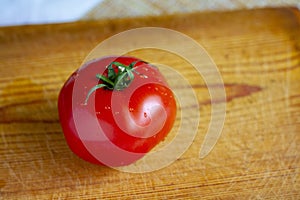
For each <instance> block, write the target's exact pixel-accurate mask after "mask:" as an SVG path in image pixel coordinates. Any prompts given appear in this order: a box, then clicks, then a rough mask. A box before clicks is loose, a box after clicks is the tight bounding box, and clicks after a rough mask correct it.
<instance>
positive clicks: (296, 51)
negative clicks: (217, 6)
mask: <svg viewBox="0 0 300 200" xmlns="http://www.w3.org/2000/svg"><path fill="white" fill-rule="evenodd" d="M143 26H159V27H166V28H171V29H174V30H177V31H180V32H182V33H185V34H187V35H188V36H190V37H192V38H193V39H195V40H196V41H197V42H199V43H200V44H201V45H203V46H204V47H205V49H206V50H207V52H208V53H209V54H210V55H211V57H212V58H213V60H214V61H215V63H216V64H217V66H218V69H219V70H220V73H221V75H222V78H223V80H224V83H225V88H226V95H227V100H226V106H227V108H226V121H225V125H224V128H223V131H222V136H221V138H220V140H219V141H218V143H217V145H216V146H215V148H214V149H213V151H212V152H211V153H210V154H209V155H208V156H207V157H205V158H204V159H202V160H200V159H199V150H200V146H201V144H202V142H203V139H204V136H205V133H206V131H207V129H208V125H209V121H210V117H211V103H210V96H209V93H208V90H207V87H206V85H205V83H204V81H203V80H202V79H201V78H199V76H197V74H196V73H195V72H194V71H193V70H192V69H190V68H187V69H186V66H188V63H187V62H186V61H184V60H182V59H180V58H178V57H176V56H174V55H170V54H168V53H166V52H157V51H154V50H153V51H151V50H149V51H135V52H131V54H133V55H136V56H140V57H143V58H144V59H146V60H147V59H149V60H155V61H157V62H162V63H168V65H169V66H173V67H174V68H175V69H179V70H180V69H181V71H182V75H183V76H185V77H186V78H187V79H188V81H189V82H190V83H191V85H192V87H193V88H194V90H195V91H196V94H197V97H198V101H199V103H200V112H201V121H200V125H199V130H198V134H197V136H196V138H195V140H194V141H193V144H192V145H191V146H190V147H189V149H188V150H187V151H186V152H185V153H184V154H183V155H182V156H181V157H180V158H179V159H178V160H176V161H175V162H174V163H173V164H171V165H170V166H168V167H165V168H163V169H161V170H158V171H154V172H151V173H141V174H132V173H125V172H120V171H118V170H114V169H110V168H106V167H99V166H95V165H91V164H89V163H86V162H84V161H82V160H80V159H79V158H77V157H76V156H75V155H73V154H72V153H71V152H70V150H69V149H68V147H67V145H66V143H65V141H64V137H63V134H62V131H61V128H60V125H59V122H58V116H57V107H56V104H57V95H58V92H59V90H60V88H61V86H62V84H63V83H64V81H65V80H66V79H67V77H68V76H69V75H70V74H71V73H72V72H73V71H74V70H75V69H76V68H78V67H79V65H80V64H81V62H82V60H83V59H84V58H85V56H86V55H87V54H88V53H89V51H90V50H91V49H92V48H94V47H95V46H96V45H97V44H98V43H99V42H101V41H103V40H104V39H105V38H108V37H109V36H112V35H114V34H116V33H119V32H121V31H123V30H127V29H130V28H135V27H143ZM299 35H300V13H299V11H298V10H296V9H293V8H278V9H259V10H251V11H235V12H225V13H195V14H191V15H179V16H166V17H157V18H155V17H152V18H140V19H134V20H133V19H131V20H127V19H120V20H107V21H90V22H77V23H70V24H56V25H40V26H21V27H3V28H0V63H1V65H0V133H1V135H0V158H1V160H0V195H1V196H0V197H1V198H3V199H72V198H74V199H105V198H106V199H174V198H176V199H177V198H178V199H180V198H182V199H299V198H300V192H299V191H300V175H299V169H300V168H299V166H300V134H299V133H300V82H299V81H300V37H299ZM182 48H184V44H183V45H182ZM184 69H186V70H184ZM216 89H217V88H216ZM215 103H224V102H215ZM182 112H183V111H182ZM191 117H194V116H191ZM177 125H178V124H177Z"/></svg>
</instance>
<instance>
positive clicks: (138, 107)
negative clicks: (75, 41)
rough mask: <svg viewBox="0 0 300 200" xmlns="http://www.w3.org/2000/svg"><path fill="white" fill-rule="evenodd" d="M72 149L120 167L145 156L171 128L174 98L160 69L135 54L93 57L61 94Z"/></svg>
mask: <svg viewBox="0 0 300 200" xmlns="http://www.w3.org/2000/svg"><path fill="white" fill-rule="evenodd" d="M58 111H59V119H60V123H61V126H62V129H63V132H64V135H65V139H66V141H67V144H68V145H69V147H70V149H71V150H72V151H73V152H74V153H75V154H76V155H78V156H79V157H80V158H82V159H84V160H86V161H89V162H91V163H95V164H100V165H108V166H122V165H128V164H131V163H133V162H135V161H136V160H138V159H140V158H141V157H143V156H144V155H145V154H146V153H147V152H149V151H150V150H151V149H152V148H153V147H154V146H156V145H157V144H158V143H159V142H160V141H162V140H163V139H164V138H165V137H166V135H167V134H168V133H169V132H170V130H171V129H172V126H173V123H174V121H175V117H176V101H175V98H174V95H173V92H172V91H171V89H170V88H169V86H168V84H167V82H166V80H165V79H164V77H163V75H162V74H161V73H160V72H159V70H158V68H156V67H155V66H153V65H151V64H148V63H146V62H144V61H141V60H139V59H137V58H134V57H124V56H122V57H113V56H110V57H104V58H101V59H96V60H94V61H91V62H89V63H87V64H85V65H84V66H82V67H81V68H80V69H78V70H77V71H76V72H74V73H73V74H72V75H71V76H70V78H69V79H68V80H67V81H66V83H65V84H64V86H63V87H62V89H61V91H60V94H59V98H58Z"/></svg>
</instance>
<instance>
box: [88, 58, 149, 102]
mask: <svg viewBox="0 0 300 200" xmlns="http://www.w3.org/2000/svg"><path fill="white" fill-rule="evenodd" d="M138 62H140V61H134V62H132V63H130V64H129V65H125V64H123V63H120V62H116V61H114V62H111V63H110V64H109V65H108V66H107V67H106V68H107V76H105V75H102V74H96V78H97V79H99V80H101V81H102V83H100V84H97V85H95V86H94V87H92V88H91V89H90V90H89V92H88V94H87V96H86V99H85V102H84V104H85V105H87V102H88V100H89V97H90V96H91V94H92V93H93V92H95V91H96V90H97V89H100V88H106V89H109V90H123V89H125V88H127V87H128V86H129V85H130V84H131V82H132V81H133V79H134V73H136V74H137V75H140V76H143V77H144V78H147V76H146V75H143V74H140V73H139V72H137V71H136V70H135V69H134V66H135V65H136V64H137V63H138ZM141 62H143V63H146V62H144V61H141Z"/></svg>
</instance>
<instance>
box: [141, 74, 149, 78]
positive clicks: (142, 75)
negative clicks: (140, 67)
mask: <svg viewBox="0 0 300 200" xmlns="http://www.w3.org/2000/svg"><path fill="white" fill-rule="evenodd" d="M140 77H141V78H148V76H146V75H145V74H140Z"/></svg>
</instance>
